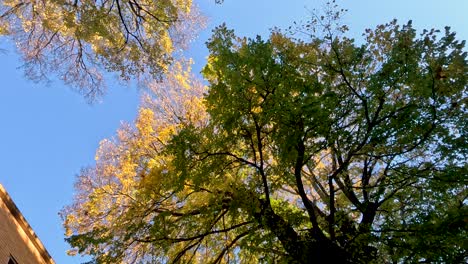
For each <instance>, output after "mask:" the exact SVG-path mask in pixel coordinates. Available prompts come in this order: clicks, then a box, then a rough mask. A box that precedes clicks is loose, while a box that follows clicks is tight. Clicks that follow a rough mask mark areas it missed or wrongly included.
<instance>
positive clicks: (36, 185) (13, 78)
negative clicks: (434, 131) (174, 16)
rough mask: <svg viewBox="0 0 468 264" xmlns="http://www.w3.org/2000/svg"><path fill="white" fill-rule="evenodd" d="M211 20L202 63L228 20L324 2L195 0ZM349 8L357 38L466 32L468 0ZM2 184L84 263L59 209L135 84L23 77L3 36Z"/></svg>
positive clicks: (275, 20) (264, 31)
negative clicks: (393, 24)
mask: <svg viewBox="0 0 468 264" xmlns="http://www.w3.org/2000/svg"><path fill="white" fill-rule="evenodd" d="M194 1H195V2H196V3H197V4H198V5H199V6H200V8H201V10H202V11H203V12H204V13H205V14H206V15H207V16H208V18H209V22H210V23H209V26H208V29H207V30H205V31H204V32H202V33H201V35H200V37H199V38H198V40H197V41H195V42H194V43H193V47H192V49H191V50H190V51H189V52H188V54H189V55H190V56H192V57H194V58H195V63H196V65H195V69H200V68H201V67H202V66H203V65H204V63H205V61H204V60H205V57H206V56H207V51H206V48H204V42H205V41H206V40H207V39H208V38H209V36H210V34H211V33H210V32H211V29H212V28H213V27H215V26H216V25H219V24H221V23H223V22H226V24H227V26H228V27H229V28H233V29H235V31H236V33H237V34H238V35H240V36H250V37H254V36H255V35H257V34H260V35H263V36H267V35H268V32H269V29H270V28H272V27H275V26H278V27H280V28H286V27H288V26H290V25H291V24H292V23H293V21H300V20H305V19H307V16H308V14H309V11H308V10H312V9H313V8H318V7H320V6H323V3H324V1H317V0H315V1H312V0H311V1H300V0H288V1H285V0H282V1H280V0H269V1H268V0H249V1H247V0H225V2H224V4H222V5H215V4H214V2H215V0H198V1H197V0H194ZM338 3H339V4H341V5H342V6H343V7H344V8H347V9H348V10H349V11H348V13H347V15H346V16H345V17H344V20H343V21H344V22H345V23H346V24H348V25H349V26H350V29H351V31H350V35H351V36H352V37H355V38H356V39H359V37H360V35H361V33H362V32H363V31H364V29H365V28H368V27H374V26H375V25H377V24H380V23H385V22H388V21H390V20H391V19H393V18H397V19H398V20H399V21H401V22H406V21H407V20H409V19H412V20H413V24H414V25H415V27H416V28H417V29H419V30H422V29H423V28H432V27H435V28H440V29H443V27H444V26H446V25H450V26H451V27H452V29H453V30H454V31H456V32H457V33H458V39H465V40H466V39H467V38H468V17H467V16H466V14H467V11H468V1H466V0H447V1H436V0H434V1H428V0H406V1H402V0H398V1H396V0H393V1H375V0H374V1H371V0H354V1H344V0H342V1H339V2H338ZM0 49H5V50H6V52H4V53H0V80H1V81H0V168H1V170H0V183H2V184H3V185H4V187H5V188H6V189H7V191H8V192H9V193H10V195H11V197H12V198H13V200H14V201H15V202H16V204H17V206H18V207H19V208H20V210H21V211H22V213H23V215H24V216H25V217H26V219H27V220H28V222H29V223H30V225H31V226H32V227H33V229H34V230H35V231H36V233H37V234H38V236H39V238H40V239H41V240H42V242H43V243H44V245H45V246H46V248H47V249H48V251H49V253H50V254H51V255H52V257H53V258H54V259H55V260H56V262H57V263H59V264H61V263H80V262H81V261H82V259H80V258H76V257H75V258H73V257H69V256H67V255H66V254H65V251H66V250H67V249H68V247H67V244H66V243H65V242H64V240H63V238H64V236H63V229H62V226H61V221H60V218H59V216H58V214H57V213H58V211H59V210H60V209H61V208H62V207H63V206H64V205H66V204H68V203H69V202H70V201H71V198H72V195H73V182H74V179H75V175H76V174H78V173H79V171H80V169H81V168H82V167H84V166H88V165H92V163H93V161H94V152H95V150H96V148H97V146H98V143H99V141H100V140H101V139H103V138H108V137H111V136H112V135H113V134H114V132H115V131H116V129H117V128H118V127H119V125H120V124H121V122H122V121H127V122H131V121H132V120H133V118H134V117H135V115H136V113H137V109H138V104H139V101H140V99H139V94H138V93H139V92H138V90H137V89H136V88H134V87H122V86H119V85H118V84H110V83H109V86H110V89H109V92H108V94H107V95H106V96H105V97H103V98H102V102H101V103H97V104H94V105H89V104H87V103H86V101H85V100H84V99H83V98H82V97H81V96H80V95H79V94H77V93H75V92H73V91H71V90H70V89H69V88H68V87H66V86H64V85H63V84H62V83H60V82H58V81H56V82H53V83H51V84H48V85H46V84H44V83H34V82H32V81H29V80H26V79H25V77H24V73H23V71H22V69H19V68H18V67H19V66H21V62H20V61H19V57H18V55H17V54H16V53H15V51H14V49H13V48H12V45H11V43H9V42H8V41H5V40H4V39H0Z"/></svg>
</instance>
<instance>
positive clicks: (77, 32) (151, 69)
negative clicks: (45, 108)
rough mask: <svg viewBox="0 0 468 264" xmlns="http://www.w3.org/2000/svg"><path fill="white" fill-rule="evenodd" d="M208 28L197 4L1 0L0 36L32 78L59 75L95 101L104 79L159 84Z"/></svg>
mask: <svg viewBox="0 0 468 264" xmlns="http://www.w3.org/2000/svg"><path fill="white" fill-rule="evenodd" d="M203 24H204V18H203V17H202V16H201V15H200V14H199V13H198V11H197V9H196V8H195V7H194V6H193V5H192V1H191V0H160V1H151V0H98V1H90V0H41V1H31V0H0V36H2V35H4V36H6V37H8V38H9V39H12V40H13V41H14V43H15V44H16V45H17V48H18V50H19V52H20V53H21V55H22V56H23V60H24V67H25V72H26V76H28V77H29V78H31V79H34V80H44V79H45V80H50V79H53V78H51V73H56V74H57V75H58V78H60V79H62V80H63V81H64V82H65V83H66V84H69V85H71V86H72V87H74V88H76V89H78V90H79V91H81V92H82V93H83V94H84V95H85V96H86V97H87V98H88V99H90V100H92V99H94V98H95V97H96V96H97V95H100V94H102V93H103V92H104V88H105V87H104V83H103V82H102V80H103V71H104V72H111V73H118V74H119V77H120V78H121V79H123V80H128V79H130V78H132V77H137V78H138V77H141V76H142V75H150V76H152V77H153V78H160V77H161V75H162V74H164V73H165V72H166V70H167V68H168V65H169V64H171V63H172V61H173V55H174V54H173V53H174V51H177V50H178V49H181V48H184V47H185V46H186V45H187V44H188V42H189V41H190V40H191V39H192V38H193V37H194V36H196V35H197V32H198V29H200V27H203Z"/></svg>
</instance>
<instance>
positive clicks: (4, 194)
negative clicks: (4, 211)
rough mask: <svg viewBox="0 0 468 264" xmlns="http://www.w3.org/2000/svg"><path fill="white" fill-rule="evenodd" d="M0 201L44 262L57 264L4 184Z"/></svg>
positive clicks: (0, 188) (0, 189)
mask: <svg viewBox="0 0 468 264" xmlns="http://www.w3.org/2000/svg"><path fill="white" fill-rule="evenodd" d="M0 199H2V200H3V202H4V203H5V205H6V206H7V208H8V210H9V211H10V213H11V215H12V216H13V217H14V218H15V219H16V221H18V223H19V224H20V226H21V228H22V229H23V230H24V232H25V233H26V234H27V236H28V237H29V239H30V240H31V242H32V243H33V244H34V246H35V247H36V249H37V250H38V251H39V253H40V255H41V257H42V258H43V259H44V261H45V262H46V263H48V264H55V262H54V260H53V259H52V256H50V254H49V252H48V251H47V249H46V248H45V247H44V245H43V244H42V242H41V240H40V239H39V237H37V235H36V233H35V232H34V230H33V229H32V227H31V226H30V225H29V223H28V221H26V218H24V216H23V214H22V213H21V211H20V210H19V209H18V207H17V206H16V204H15V202H13V199H11V197H10V195H9V194H8V192H7V191H6V190H5V188H4V187H3V185H2V184H0Z"/></svg>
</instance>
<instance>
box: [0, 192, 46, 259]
mask: <svg viewBox="0 0 468 264" xmlns="http://www.w3.org/2000/svg"><path fill="white" fill-rule="evenodd" d="M10 255H11V256H13V257H14V258H15V260H16V261H17V262H18V264H53V263H54V261H53V260H52V258H51V257H50V255H49V253H48V252H47V250H46V249H45V248H44V246H43V245H42V243H41V242H40V240H39V238H37V236H36V235H35V233H34V231H33V230H32V229H31V227H30V226H29V224H28V223H27V222H26V220H25V219H24V217H23V215H22V214H21V212H20V211H19V210H18V208H17V207H16V205H15V204H14V203H13V201H12V200H11V198H10V196H9V195H8V193H7V192H6V191H5V189H3V187H2V186H1V185H0V264H7V263H8V260H9V258H10Z"/></svg>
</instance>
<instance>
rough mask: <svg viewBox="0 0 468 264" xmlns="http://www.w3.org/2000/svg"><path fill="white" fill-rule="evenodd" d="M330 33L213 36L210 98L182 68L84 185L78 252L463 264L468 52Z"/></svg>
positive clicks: (223, 32)
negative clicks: (265, 37) (359, 40)
mask: <svg viewBox="0 0 468 264" xmlns="http://www.w3.org/2000/svg"><path fill="white" fill-rule="evenodd" d="M306 28H307V27H306ZM326 32H328V33H327V34H325V36H324V37H322V38H317V37H313V36H312V37H311V38H310V39H309V40H307V41H305V40H304V39H305V38H302V40H301V39H294V38H292V37H290V36H288V35H286V34H283V33H281V32H273V33H272V35H271V37H270V38H269V39H268V40H262V39H261V38H256V39H243V38H238V37H236V36H235V35H234V33H233V31H230V30H228V29H226V28H225V27H220V28H218V29H217V30H216V31H215V32H214V35H213V37H212V38H211V40H210V41H209V42H208V48H209V50H210V53H211V54H210V56H209V59H208V64H207V66H206V67H205V69H204V71H203V73H204V76H205V78H206V79H207V80H208V82H209V87H207V88H203V86H202V85H201V84H199V83H197V82H194V81H193V80H191V78H190V75H189V74H188V73H187V72H186V71H184V70H183V67H182V66H181V65H179V64H178V65H176V70H174V71H173V72H174V75H172V76H169V77H167V83H168V84H169V85H168V87H172V88H171V89H168V90H165V91H166V92H167V93H169V94H170V93H172V94H174V95H176V96H168V95H167V94H162V95H161V94H159V95H157V96H156V97H155V98H156V99H157V100H160V101H159V103H156V104H148V105H147V106H146V107H145V108H142V109H141V111H140V115H139V117H138V119H137V121H136V123H135V126H133V127H132V126H127V127H125V128H124V129H122V130H121V131H120V132H119V133H118V137H117V138H116V139H114V140H107V141H104V142H103V143H102V146H101V148H100V149H99V150H98V155H97V157H96V158H97V163H96V166H95V167H92V168H89V169H86V170H84V171H83V173H82V175H81V176H80V177H79V180H78V183H77V191H78V194H77V196H76V198H75V201H74V203H73V204H72V205H70V206H69V207H67V208H65V209H64V211H63V212H62V213H63V216H64V219H65V227H66V228H67V232H68V233H67V235H68V238H67V240H68V241H69V243H70V244H71V246H72V247H74V248H75V250H76V251H77V252H79V253H82V254H90V255H92V256H94V259H95V260H96V261H97V262H100V263H117V262H119V261H124V262H138V263H141V262H162V263H169V262H174V263H196V262H200V263H208V262H214V263H230V262H240V263H256V262H265V263H275V262H278V263H280V262H290V263H372V262H375V263H390V262H391V263H401V262H427V263H429V262H430V263H437V262H439V263H442V262H443V263H461V262H464V261H467V256H468V252H467V250H466V245H467V242H468V241H467V237H468V236H467V221H466V219H467V217H468V212H467V200H466V198H467V195H468V192H467V190H466V175H467V173H466V169H467V167H466V166H467V165H466V155H467V148H466V140H467V138H466V136H467V122H466V117H467V111H466V103H467V90H466V89H467V60H466V55H467V54H466V51H465V50H464V44H465V43H464V41H463V42H459V41H457V40H456V39H455V34H454V33H452V32H451V31H450V29H449V28H446V29H445V31H443V32H439V31H437V30H430V31H423V32H422V33H421V34H419V35H418V34H417V33H416V31H415V30H414V29H413V27H412V25H411V23H408V24H405V25H403V26H400V25H398V24H397V23H396V22H395V21H393V22H391V23H388V24H385V25H381V26H378V27H377V28H376V29H374V30H367V31H366V33H365V35H364V36H365V39H364V41H363V44H356V43H355V42H354V41H353V40H351V39H348V38H346V37H344V36H343V35H340V34H337V35H333V34H331V33H330V32H331V31H330V28H326ZM205 89H206V91H205ZM155 91H162V90H161V89H156V90H155ZM171 91H172V92H171ZM203 93H205V95H204V97H203V98H201V94H203ZM149 101H151V100H149Z"/></svg>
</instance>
